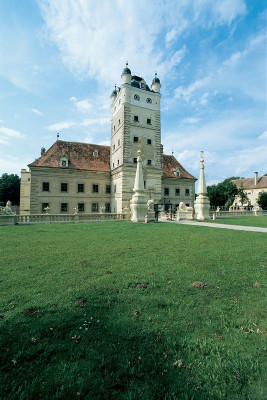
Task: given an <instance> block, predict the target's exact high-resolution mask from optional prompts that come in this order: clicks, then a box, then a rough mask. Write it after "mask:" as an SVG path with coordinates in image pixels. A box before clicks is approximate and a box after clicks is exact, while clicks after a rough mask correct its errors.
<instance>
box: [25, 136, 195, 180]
mask: <svg viewBox="0 0 267 400" xmlns="http://www.w3.org/2000/svg"><path fill="white" fill-rule="evenodd" d="M95 152H98V156H97V157H96V156H95V155H94V153H95ZM62 157H67V158H68V160H69V161H68V169H79V170H86V171H102V172H110V146H102V145H99V144H89V143H78V142H65V141H63V140H57V141H56V142H55V143H54V144H53V145H52V146H51V147H50V148H49V149H48V150H47V151H46V152H45V153H44V154H43V155H42V156H41V157H40V158H37V159H36V160H35V161H34V162H33V163H31V164H29V165H28V166H29V167H30V168H31V167H47V168H59V167H60V159H61V158H62ZM63 168H64V167H63ZM177 169H179V171H180V176H177V175H176V174H175V172H176V171H177ZM162 176H163V178H175V179H194V180H197V179H196V178H195V177H194V176H193V175H191V174H189V172H187V171H186V170H185V169H184V167H183V166H182V165H181V164H180V163H179V162H178V161H177V160H176V158H175V157H174V156H167V155H163V175H162Z"/></svg>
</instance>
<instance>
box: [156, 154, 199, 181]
mask: <svg viewBox="0 0 267 400" xmlns="http://www.w3.org/2000/svg"><path fill="white" fill-rule="evenodd" d="M177 169H179V171H180V176H177V175H176V174H175V172H176V171H177ZM162 176H163V178H176V179H194V180H197V178H195V177H194V176H193V175H191V174H189V172H187V171H186V170H185V169H184V167H183V166H182V165H181V164H180V163H179V162H178V161H177V160H176V158H175V157H174V156H167V155H165V154H164V155H163V175H162Z"/></svg>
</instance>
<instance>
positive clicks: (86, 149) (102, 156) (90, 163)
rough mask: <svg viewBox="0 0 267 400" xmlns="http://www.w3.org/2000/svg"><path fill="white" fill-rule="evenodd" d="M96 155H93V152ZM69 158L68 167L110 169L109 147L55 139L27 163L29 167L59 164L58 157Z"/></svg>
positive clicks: (93, 169)
mask: <svg viewBox="0 0 267 400" xmlns="http://www.w3.org/2000/svg"><path fill="white" fill-rule="evenodd" d="M96 151H97V152H98V156H97V157H96V156H94V152H96ZM64 156H65V157H67V158H68V159H69V165H68V168H69V169H70V168H73V169H80V170H87V171H103V172H109V171H110V147H109V146H101V145H98V144H89V143H78V142H64V141H62V140H57V141H56V142H55V143H54V144H53V145H52V146H51V147H50V149H48V150H47V151H46V152H45V153H44V154H43V155H42V156H41V157H40V158H38V159H37V160H35V161H34V162H33V163H31V164H29V167H30V168H31V167H49V168H56V167H59V166H60V158H61V157H64Z"/></svg>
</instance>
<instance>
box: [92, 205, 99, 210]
mask: <svg viewBox="0 0 267 400" xmlns="http://www.w3.org/2000/svg"><path fill="white" fill-rule="evenodd" d="M98 211H99V204H98V203H92V212H98Z"/></svg>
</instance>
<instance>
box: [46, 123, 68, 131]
mask: <svg viewBox="0 0 267 400" xmlns="http://www.w3.org/2000/svg"><path fill="white" fill-rule="evenodd" d="M74 125H75V122H72V121H65V122H57V123H56V124H53V125H49V126H47V127H46V129H48V130H49V131H61V130H63V129H69V128H71V127H72V126H74Z"/></svg>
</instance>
